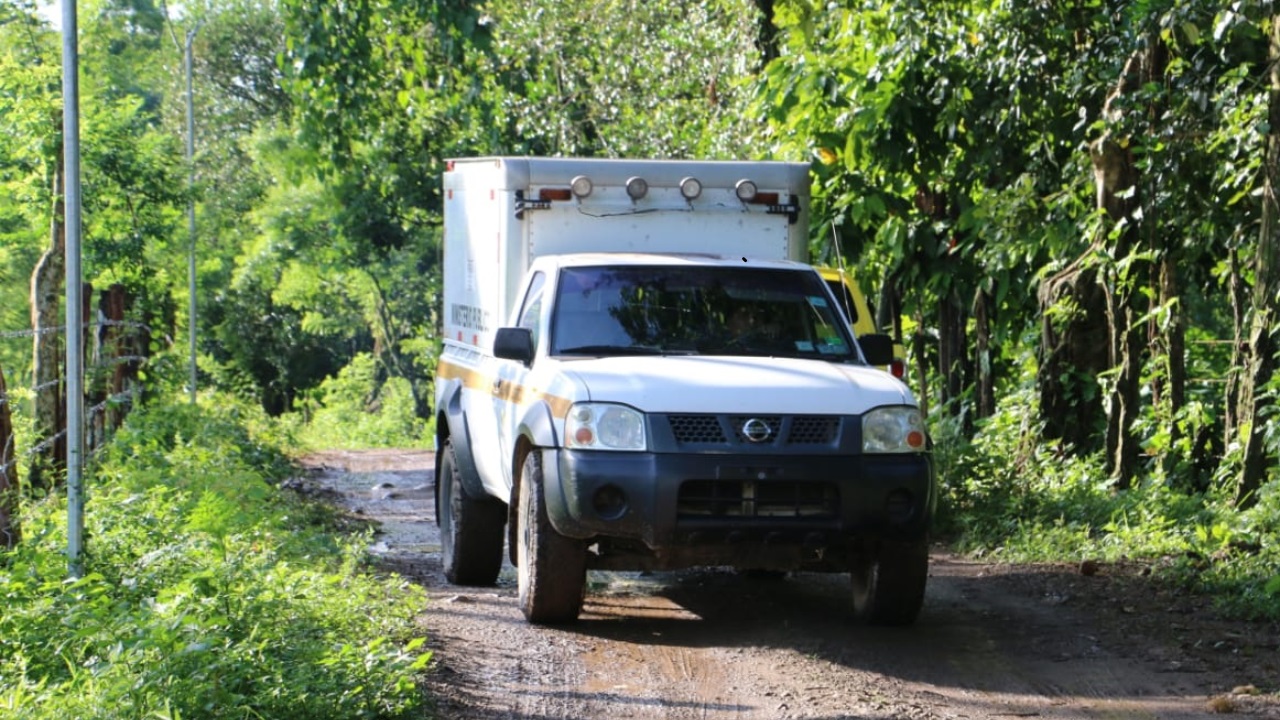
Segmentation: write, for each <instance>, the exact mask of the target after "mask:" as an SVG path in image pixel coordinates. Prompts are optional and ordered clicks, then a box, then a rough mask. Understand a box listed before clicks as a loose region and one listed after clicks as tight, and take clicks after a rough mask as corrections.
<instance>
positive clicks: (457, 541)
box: [436, 442, 506, 585]
mask: <svg viewBox="0 0 1280 720" xmlns="http://www.w3.org/2000/svg"><path fill="white" fill-rule="evenodd" d="M440 452H441V453H443V455H442V456H441V458H440V477H438V478H436V482H437V483H439V486H440V495H439V501H438V502H437V503H436V519H437V520H438V521H439V523H440V556H441V559H442V562H443V564H444V576H445V577H446V578H448V580H449V582H451V583H453V584H454V585H492V584H494V583H495V582H497V580H498V573H499V572H500V571H501V570H502V541H503V535H504V533H503V527H504V526H505V525H506V512H505V510H506V508H505V506H504V505H503V504H502V503H500V502H498V501H497V500H494V499H492V498H487V497H486V498H473V497H471V495H469V494H468V493H467V488H466V487H465V486H464V485H463V484H462V473H461V472H460V471H459V470H458V461H457V458H456V457H455V456H454V451H453V443H449V442H446V443H445V444H444V447H443V448H441V450H440Z"/></svg>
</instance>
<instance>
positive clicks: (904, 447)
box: [862, 407, 925, 453]
mask: <svg viewBox="0 0 1280 720" xmlns="http://www.w3.org/2000/svg"><path fill="white" fill-rule="evenodd" d="M924 449H925V434H924V420H922V419H921V418H920V411H919V410H917V409H916V408H913V407H882V408H876V409H875V410H872V411H871V412H869V413H867V414H866V415H863V416H862V452H864V453H906V452H920V451H922V450H924Z"/></svg>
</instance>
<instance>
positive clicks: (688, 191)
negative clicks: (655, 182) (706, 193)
mask: <svg viewBox="0 0 1280 720" xmlns="http://www.w3.org/2000/svg"><path fill="white" fill-rule="evenodd" d="M680 194H681V195H683V196H684V199H685V200H690V201H692V200H696V199H697V198H698V196H699V195H701V194H702V182H701V181H700V180H698V178H695V177H687V178H685V179H683V180H681V181H680Z"/></svg>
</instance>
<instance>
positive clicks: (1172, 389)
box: [1151, 243, 1194, 471]
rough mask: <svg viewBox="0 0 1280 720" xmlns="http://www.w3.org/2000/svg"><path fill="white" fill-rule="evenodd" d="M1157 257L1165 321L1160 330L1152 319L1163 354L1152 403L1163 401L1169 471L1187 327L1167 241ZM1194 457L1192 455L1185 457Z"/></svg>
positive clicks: (1174, 458) (1183, 391) (1182, 395)
mask: <svg viewBox="0 0 1280 720" xmlns="http://www.w3.org/2000/svg"><path fill="white" fill-rule="evenodd" d="M1162 244H1164V245H1165V247H1164V248H1163V251H1162V254H1161V256H1160V306H1161V307H1162V308H1164V309H1165V311H1166V312H1168V313H1169V322H1168V324H1167V325H1166V326H1165V329H1164V331H1163V332H1161V330H1160V328H1159V327H1158V326H1157V325H1155V321H1154V320H1153V321H1152V323H1153V325H1152V328H1151V335H1152V337H1151V343H1152V344H1153V345H1158V346H1159V347H1160V348H1161V349H1162V350H1163V353H1164V370H1165V372H1164V378H1163V381H1162V382H1158V383H1157V387H1156V390H1155V392H1153V393H1152V395H1153V399H1154V401H1155V402H1158V403H1163V404H1164V406H1165V409H1166V411H1167V412H1168V417H1169V420H1168V422H1169V450H1168V451H1166V455H1165V458H1164V463H1165V469H1166V471H1171V470H1172V469H1173V468H1174V466H1175V465H1176V464H1177V462H1178V460H1179V457H1178V452H1177V447H1178V445H1179V444H1180V443H1181V441H1182V425H1181V424H1180V423H1179V422H1178V415H1179V414H1180V413H1181V412H1182V408H1183V406H1184V405H1186V402H1187V353H1186V346H1187V338H1186V335H1187V327H1186V315H1185V314H1184V313H1183V309H1182V302H1181V297H1182V293H1181V289H1180V288H1179V287H1178V261H1177V257H1176V254H1175V253H1176V251H1175V249H1174V248H1173V247H1170V246H1169V245H1168V244H1165V243H1162ZM1188 459H1192V460H1194V458H1188Z"/></svg>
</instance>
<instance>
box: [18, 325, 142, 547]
mask: <svg viewBox="0 0 1280 720" xmlns="http://www.w3.org/2000/svg"><path fill="white" fill-rule="evenodd" d="M65 331H66V327H65V326H51V327H46V328H39V329H21V330H0V341H12V340H24V339H26V340H30V339H32V338H35V337H37V336H44V335H47V334H55V333H64V332H65ZM82 331H83V332H86V333H89V332H92V333H93V342H92V343H91V344H89V343H86V345H85V347H86V351H87V353H89V354H91V358H90V360H89V361H88V362H86V364H85V368H86V374H87V375H90V376H91V377H92V381H91V382H87V383H86V384H85V388H86V397H85V398H84V401H85V402H86V404H87V406H86V408H85V410H84V413H83V418H84V420H83V422H84V425H85V428H84V430H85V432H84V433H83V437H84V439H85V448H84V451H85V453H86V456H88V457H93V456H96V455H97V453H98V452H99V451H100V450H101V449H102V448H103V447H105V445H106V441H107V439H108V438H109V436H110V433H111V432H112V431H114V430H115V429H116V428H117V427H118V426H119V424H120V423H121V422H123V419H124V416H125V415H126V414H127V413H128V411H129V410H130V409H132V407H133V406H134V405H135V404H136V403H137V402H138V400H139V399H140V398H141V396H142V394H143V392H144V390H145V386H144V384H143V383H142V382H141V380H140V379H139V372H140V371H141V369H142V368H143V367H144V366H145V365H146V364H147V363H148V362H149V361H150V357H148V356H147V355H144V354H140V352H139V347H141V348H146V347H147V345H149V338H150V336H151V333H152V328H151V326H150V325H148V324H147V323H142V322H137V321H131V320H115V319H110V318H108V317H106V316H105V315H104V314H103V313H102V311H101V310H99V317H98V319H97V320H95V321H93V322H87V323H85V324H84V325H83V326H82ZM90 348H91V349H90ZM144 351H145V350H144ZM0 372H4V373H5V375H4V380H5V381H7V382H4V383H0V492H4V493H8V494H9V495H10V496H12V495H13V493H14V492H16V488H17V487H18V485H19V479H20V478H19V470H20V468H21V467H22V466H23V465H27V466H28V467H30V466H31V465H32V464H34V463H36V462H40V458H42V457H45V456H47V455H49V454H50V452H51V451H53V450H54V449H55V448H57V446H58V445H59V443H62V442H64V441H65V439H66V437H67V428H66V418H65V412H60V413H59V417H58V418H57V419H56V420H57V422H56V425H57V427H54V428H45V430H46V432H43V433H40V432H39V431H40V430H41V428H39V427H38V426H37V428H36V431H37V437H33V438H32V439H31V442H32V443H33V444H32V445H31V447H29V448H26V449H21V450H20V448H19V447H18V437H17V436H18V431H17V428H15V427H14V423H13V422H12V417H13V415H14V413H15V411H16V410H17V409H18V405H19V402H20V401H22V400H24V399H29V400H31V401H32V402H34V401H35V399H36V398H37V397H38V396H39V395H40V394H41V393H47V392H49V391H52V390H54V389H55V388H64V387H65V382H66V379H67V378H66V376H65V374H61V373H60V374H59V375H58V376H57V377H55V378H52V379H48V380H45V381H43V382H40V383H37V384H35V385H31V386H29V387H24V386H22V385H21V384H19V383H18V380H17V378H15V377H13V375H12V373H10V372H8V371H6V370H5V369H4V368H0ZM108 376H109V378H110V379H105V378H107V377H108ZM59 393H60V394H62V393H65V390H59ZM40 435H43V436H40ZM62 451H63V452H64V453H65V448H63V449H62ZM51 461H52V462H53V463H54V464H59V465H60V466H61V467H65V463H66V457H65V455H63V456H62V457H60V458H52V459H51ZM4 502H5V499H4V498H0V505H3V504H4ZM9 502H12V500H9ZM4 510H5V508H3V507H0V515H2V514H3V513H4ZM6 530H7V528H5V527H0V534H3V533H5V532H6ZM3 544H4V543H3V539H0V546H3Z"/></svg>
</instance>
